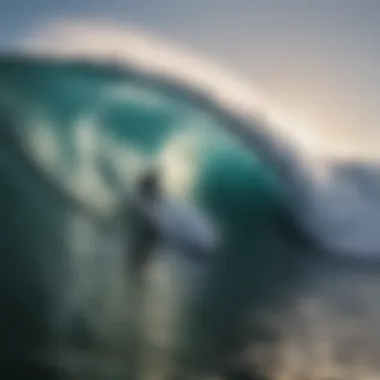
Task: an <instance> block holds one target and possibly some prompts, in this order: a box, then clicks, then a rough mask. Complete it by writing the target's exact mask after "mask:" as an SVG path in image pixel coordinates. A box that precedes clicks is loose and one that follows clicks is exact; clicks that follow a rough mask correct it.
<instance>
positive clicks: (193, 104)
mask: <svg viewBox="0 0 380 380" xmlns="http://www.w3.org/2000/svg"><path fill="white" fill-rule="evenodd" d="M143 51H144V49H143ZM145 53H146V51H144V54H145ZM65 54H66V57H64V56H60V57H57V56H56V57H54V54H40V55H37V54H30V53H28V54H27V53H21V54H18V55H5V54H3V55H2V56H1V57H0V110H1V112H0V123H1V148H2V149H1V152H0V154H1V156H0V164H1V168H0V169H1V176H2V178H3V180H2V183H3V184H4V185H3V186H2V189H1V194H2V201H1V202H2V208H3V209H4V210H9V211H11V212H8V213H6V212H3V213H2V214H1V217H0V225H1V226H2V228H3V229H4V230H3V231H4V237H5V238H4V239H2V241H1V243H0V244H1V249H0V250H1V251H2V252H7V253H8V254H7V255H5V256H6V257H8V258H9V260H5V261H7V263H6V264H4V265H6V266H5V269H6V270H5V272H4V273H7V274H8V275H7V276H4V277H3V278H2V280H1V281H2V284H1V286H2V287H3V288H4V289H10V291H9V292H8V293H7V292H5V294H8V295H7V296H5V297H3V298H2V302H4V309H5V308H7V309H8V310H10V311H13V314H12V312H10V313H9V315H17V316H19V315H34V316H35V320H33V321H31V322H30V323H27V324H22V328H21V330H20V325H19V324H18V323H17V319H16V318H14V322H9V323H8V322H7V323H5V322H6V321H5V320H2V321H1V323H0V328H1V329H2V330H1V333H0V335H1V336H2V337H4V338H3V339H4V342H9V346H8V347H7V349H8V350H9V351H10V352H11V351H12V352H16V353H17V352H18V351H19V350H20V349H21V350H26V351H22V352H21V353H20V355H23V354H25V352H27V351H28V348H27V347H25V342H26V341H27V342H29V344H30V345H31V347H36V346H37V345H39V344H41V345H42V344H43V342H42V341H44V340H48V339H51V336H52V335H54V334H53V333H52V331H53V332H54V331H56V330H57V324H60V323H61V324H62V323H65V318H66V317H67V316H65V313H67V311H68V310H77V309H82V308H83V307H85V308H88V313H87V315H89V316H90V319H91V323H92V324H93V325H96V326H102V330H103V331H102V333H103V334H104V336H109V335H110V331H112V326H120V324H118V323H121V322H120V318H121V317H122V316H123V308H124V307H125V303H123V302H120V300H122V299H123V297H124V295H125V289H124V286H125V284H124V283H123V281H122V278H123V276H122V275H121V271H122V270H123V268H122V261H121V260H122V248H121V241H122V237H121V234H120V231H117V230H116V229H115V230H114V229H113V228H110V227H111V226H114V225H113V224H112V218H113V215H114V213H115V210H118V208H119V207H120V203H121V202H122V201H123V199H124V197H125V196H127V194H128V192H129V191H132V190H133V186H134V184H135V183H136V180H137V179H138V178H139V176H140V175H141V174H142V173H144V171H145V170H146V169H147V168H151V167H152V166H158V167H160V168H161V173H162V180H163V186H164V189H165V192H166V194H167V195H168V196H173V197H179V198H182V199H183V200H185V201H187V202H190V203H193V204H195V205H197V206H198V207H200V208H202V209H203V210H205V211H206V212H207V213H208V214H209V215H210V216H211V218H212V220H213V222H214V223H215V224H216V225H217V226H218V228H219V230H220V231H221V235H222V236H223V245H222V248H221V249H220V250H219V252H218V254H219V256H220V258H219V266H218V268H217V270H216V273H215V274H214V277H213V278H212V279H207V281H211V287H210V290H209V293H208V295H210V294H212V292H213V291H214V290H215V289H218V292H215V294H216V293H217V294H222V295H223V297H222V298H223V299H219V298H218V297H214V298H213V299H212V302H211V305H209V306H208V307H210V308H214V309H215V311H214V312H212V313H209V314H208V318H209V320H196V321H195V323H199V324H200V325H202V326H203V328H202V327H200V328H199V331H202V332H203V334H204V336H205V337H207V336H208V335H207V334H214V335H215V336H213V339H211V340H212V341H213V342H214V344H215V345H216V347H217V346H218V345H219V346H220V348H222V349H224V348H225V346H226V345H229V346H231V345H233V344H234V343H235V342H231V341H230V340H229V339H230V335H229V333H230V332H231V331H230V330H229V328H230V329H232V328H234V326H235V322H236V321H235V318H238V317H241V315H242V310H243V309H244V308H245V307H246V305H247V303H248V301H247V300H252V299H253V298H260V297H262V296H264V297H268V289H269V288H271V287H272V288H275V289H276V290H278V287H276V286H275V285H276V284H275V283H276V282H277V280H278V283H280V280H279V279H280V277H281V276H283V273H284V270H283V268H284V266H286V265H288V262H289V256H287V255H286V254H284V252H286V250H289V249H294V247H295V246H296V247H299V246H301V248H300V250H301V251H302V250H304V251H310V250H312V248H314V247H317V248H316V249H315V250H316V251H317V252H318V253H324V254H327V255H331V256H334V255H336V256H340V257H343V258H344V259H348V258H349V257H354V258H358V259H365V258H371V259H376V258H377V254H378V252H379V247H380V237H379V234H377V233H376V226H377V225H378V223H377V221H378V218H379V217H380V216H379V215H380V212H378V211H380V210H379V209H378V205H380V202H379V201H378V197H379V196H378V194H379V191H378V189H379V186H380V183H379V182H380V181H379V180H378V173H379V170H378V166H377V164H376V163H373V162H372V163H370V164H367V163H363V162H358V161H355V162H352V163H350V162H348V161H346V162H344V163H339V162H333V163H329V165H328V171H327V172H324V173H323V176H318V175H317V172H316V171H315V169H314V167H313V165H312V163H311V162H310V161H311V160H310V158H309V157H307V156H306V155H305V154H303V153H302V152H301V149H300V146H299V145H297V141H296V139H294V140H292V138H291V137H289V133H288V131H289V130H287V129H286V128H282V127H281V123H279V121H278V120H277V119H276V120H273V118H272V117H271V115H270V112H269V110H268V107H266V106H264V105H262V103H260V101H259V100H258V99H259V98H258V97H257V96H256V94H254V93H251V92H250V91H249V90H248V89H247V88H246V87H245V86H243V87H241V86H240V85H236V83H235V82H234V81H232V80H231V81H229V79H228V78H227V76H228V75H224V73H221V74H219V75H220V76H221V77H222V79H221V80H220V81H219V76H218V75H216V74H215V72H214V71H213V69H212V68H211V69H208V70H206V69H205V68H204V69H203V71H202V73H199V72H198V73H196V71H197V70H192V69H191V67H192V65H193V66H194V65H195V66H197V65H196V64H195V63H194V62H193V61H192V62H191V64H192V65H189V64H187V65H185V64H183V66H182V67H183V68H185V69H184V70H183V72H182V74H181V75H180V74H178V70H177V71H176V67H177V66H178V63H176V64H174V65H172V66H166V65H165V64H162V62H161V66H160V64H157V65H155V64H154V61H149V65H148V64H142V63H141V62H140V61H139V60H134V59H132V57H131V56H128V57H126V58H125V60H124V61H123V62H120V61H119V62H118V63H117V64H115V62H112V61H111V60H110V59H104V58H105V57H103V58H102V59H98V58H99V57H98V58H97V57H96V56H95V55H91V54H85V55H86V57H83V56H81V57H77V56H76V55H77V54H69V53H68V52H67V51H66V52H65ZM144 54H143V56H142V57H140V58H142V59H146V57H145V55H144ZM174 61H175V60H173V62H174ZM182 62H183V61H182ZM179 66H181V65H179ZM197 67H199V65H198V66H197ZM187 70H188V71H187ZM235 95H236V96H235ZM269 108H270V107H269ZM36 220H38V223H36ZM20 236H22V237H23V238H22V239H20ZM301 243H302V244H303V245H301ZM305 247H306V248H305ZM104 252H106V253H107V255H104ZM231 252H238V253H239V254H237V255H231ZM260 253H261V254H260ZM264 253H265V254H264ZM15 255H16V256H17V258H18V260H14V256H15ZM5 256H4V257H5ZM111 256H112V257H113V258H110V257H111ZM170 257H171V258H170ZM26 258H28V260H30V262H29V263H30V265H29V266H28V269H27V270H26V269H25V270H24V269H22V268H23V267H22V266H21V265H19V263H20V262H22V260H26ZM298 259H299V258H297V260H298ZM173 260H174V259H173V255H171V256H170V252H164V253H163V254H162V255H161V256H160V258H159V259H158V262H157V264H156V267H155V268H154V271H155V276H156V277H157V278H159V279H155V276H153V277H152V279H151V282H152V283H151V284H150V287H151V292H150V295H149V297H150V298H151V299H150V301H151V302H150V304H151V305H152V306H151V307H152V308H153V309H154V308H155V306H154V304H155V302H156V303H157V302H159V303H160V305H159V307H158V309H160V310H161V311H162V310H163V309H164V308H165V306H163V305H167V306H170V305H173V304H174V303H175V302H174V301H173V299H174V298H176V297H177V298H181V297H179V295H183V292H186V291H190V290H189V289H186V287H191V286H190V285H189V284H190V283H191V282H192V281H193V280H194V276H195V274H194V273H195V272H196V275H197V276H198V279H199V281H197V283H199V284H201V283H202V281H203V280H205V276H203V272H202V268H194V267H191V265H192V264H191V263H188V262H187V263H186V265H179V267H180V268H178V267H177V269H178V271H177V273H178V272H179V274H177V275H175V274H173V276H174V277H175V276H179V277H181V281H179V280H178V278H172V277H170V276H168V274H169V273H175V272H176V271H171V270H170V268H173V265H176V263H175V260H174V263H173ZM179 260H181V259H179ZM73 262H75V265H73ZM177 264H178V263H177ZM232 266H233V267H234V268H237V269H236V273H234V274H231V273H230V272H229V268H231V267H232ZM190 267H191V268H190ZM62 268H67V270H66V271H62ZM189 268H190V269H189ZM227 273H228V274H227ZM97 274H100V275H99V276H98V275H97ZM105 274H106V276H105ZM118 274H119V275H118ZM288 275H289V273H288ZM68 276H73V281H72V282H73V283H72V287H73V288H75V293H76V294H75V297H72V296H67V297H62V294H64V295H70V294H72V293H71V292H70V289H67V288H65V287H64V286H63V285H62V284H64V283H66V282H65V278H66V277H68ZM231 276H232V277H231ZM206 277H207V276H206ZM14 278H20V279H23V280H20V281H19V284H18V286H17V296H15V291H14V290H15V288H14V280H13V279H14ZM226 278H227V279H228V281H226ZM57 279H62V281H56V280H57ZM163 279H164V281H163ZM185 279H186V281H185ZM274 279H275V280H274ZM172 281H175V284H176V286H172ZM55 282H57V284H58V285H57V286H56V287H52V286H51V284H52V283H55ZM180 283H181V286H180V285H179V284H180ZM247 283H249V284H250V286H247ZM104 284H106V286H105V285H104ZM231 284H233V285H231ZM277 285H278V284H277ZM94 286H95V287H96V289H98V293H97V297H98V298H96V297H94V299H88V294H89V289H90V288H93V287H94ZM231 286H232V287H233V290H231ZM161 287H162V288H165V289H163V290H162V289H161ZM160 289H161V293H163V294H164V296H166V297H167V298H168V300H166V301H165V299H162V298H160V297H158V296H157V292H160ZM168 289H175V290H174V291H173V292H174V293H175V294H170V295H168V294H167V291H168ZM46 290H48V291H46ZM90 293H91V294H94V293H96V292H94V291H93V290H92V291H90ZM104 293H107V294H106V296H105V294H104ZM30 294H35V295H36V297H31V296H30ZM229 294H230V295H229ZM37 295H38V297H37ZM107 295H108V296H107ZM100 298H101V299H102V301H99V299H100ZM206 298H207V295H206ZM15 299H16V301H15ZM17 299H18V300H22V302H19V301H17ZM63 299H64V300H65V302H64V304H61V301H62V300H63ZM58 300H59V301H58ZM104 300H106V302H107V305H106V306H104V305H103V307H102V308H99V302H104ZM176 302H177V301H176ZM54 304H56V306H57V307H55V308H54V307H53V308H52V305H54ZM20 305H21V306H20ZM83 305H84V306H83ZM20 307H21V308H22V311H21V312H20ZM168 309H170V307H168ZM36 310H38V312H37V311H36ZM52 310H54V311H52ZM94 310H95V311H96V312H94ZM155 310H156V309H155ZM91 311H92V312H91ZM53 312H54V313H56V315H54V316H52V313H53ZM215 313H217V314H218V316H219V317H220V318H218V319H216V318H215ZM37 314H38V315H37ZM198 314H202V313H198ZM170 318H173V319H172V320H171V321H172V322H173V321H174V320H175V316H174V317H173V316H170ZM206 319H207V318H206ZM160 323H166V327H168V316H165V315H157V318H156V319H155V321H154V322H153V325H152V326H151V330H152V335H154V338H153V340H156V341H157V342H159V341H162V340H164V341H165V339H167V338H168V336H164V337H162V336H161V335H165V333H166V332H167V331H166V330H165V329H164V328H161V327H160ZM169 325H170V328H169V329H170V330H173V329H174V328H173V326H174V325H175V324H174V322H173V323H169ZM30 326H33V327H34V328H33V329H31V328H30ZM205 326H206V327H205ZM207 326H208V327H207ZM210 326H212V328H210ZM158 327H159V328H158ZM170 334H172V335H170ZM170 334H169V337H171V338H173V332H172V331H171V332H170ZM174 335H175V334H174ZM201 335H202V334H201ZM26 337H27V339H26ZM197 337H198V338H199V336H197ZM205 337H203V338H204V339H206V338H205ZM173 339H174V338H173ZM193 339H196V338H193ZM190 340H191V339H190ZM200 340H202V339H200ZM226 342H228V343H226ZM177 343H178V342H174V341H173V342H169V343H168V342H166V344H173V345H174V344H177ZM197 344H198V345H199V342H198V343H197ZM200 346H202V345H200ZM3 347H6V345H5V344H4V346H3ZM9 347H11V349H9ZM20 347H21V348H20ZM214 349H215V347H214ZM215 351H217V350H215ZM5 354H6V353H4V355H5ZM200 356H202V355H200Z"/></svg>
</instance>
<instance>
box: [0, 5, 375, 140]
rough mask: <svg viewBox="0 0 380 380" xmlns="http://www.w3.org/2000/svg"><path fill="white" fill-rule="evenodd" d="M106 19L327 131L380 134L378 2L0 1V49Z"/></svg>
mask: <svg viewBox="0 0 380 380" xmlns="http://www.w3.org/2000/svg"><path fill="white" fill-rule="evenodd" d="M56 17H58V18H67V19H70V18H72V17H75V18H76V19H78V17H79V18H80V17H83V18H84V19H87V20H88V19H91V17H94V18H96V19H99V18H104V19H105V20H111V21H112V20H115V21H117V22H118V23H125V24H126V25H130V24H132V25H137V26H138V27H140V28H142V29H144V28H145V29H147V30H148V31H150V32H153V33H155V32H156V33H158V34H159V35H160V36H163V37H165V36H167V37H169V38H170V40H174V41H177V42H179V43H183V44H184V45H185V46H189V47H190V48H191V49H192V50H195V51H197V50H198V51H200V52H203V53H206V54H207V55H208V56H210V57H211V58H214V59H215V60H216V61H217V62H221V63H222V64H223V63H224V64H226V65H227V67H232V68H235V69H237V70H238V71H240V73H241V74H242V75H243V76H245V77H246V78H247V79H248V80H250V81H251V82H252V84H253V85H257V86H258V87H259V88H260V89H261V90H262V91H263V92H264V94H266V95H268V97H269V98H272V99H274V100H275V101H276V102H277V103H279V104H280V105H282V106H284V107H285V109H287V111H290V112H294V114H296V115H297V116H298V118H299V119H300V120H301V121H302V120H305V121H310V122H312V123H313V124H317V125H319V126H320V128H321V129H323V130H324V131H329V134H331V135H338V134H339V135H341V132H342V131H345V132H344V134H345V135H348V134H349V133H352V131H356V132H355V134H357V135H358V136H362V137H364V138H365V137H367V138H366V139H367V140H371V139H372V140H374V139H373V138H372V137H370V136H372V135H373V136H376V137H377V138H379V140H378V141H379V147H380V125H379V120H380V118H379V112H378V105H379V101H378V100H379V99H380V86H379V85H380V42H379V37H380V1H379V0H360V1H359V0H276V1H275V0H133V1H132V0H107V1H106V0H66V1H64V0H59V1H54V0H29V1H27V0H2V1H1V5H0V25H1V26H0V31H1V33H0V45H1V46H2V47H7V46H11V45H12V43H14V42H15V41H17V39H18V38H20V37H22V36H23V35H25V34H27V33H30V32H31V31H32V30H33V28H35V27H36V26H39V25H42V24H43V23H45V22H51V20H52V19H54V18H56Z"/></svg>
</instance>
